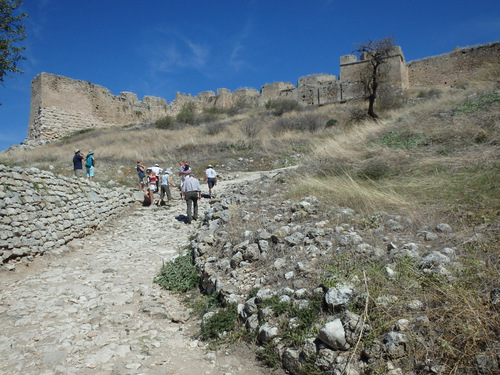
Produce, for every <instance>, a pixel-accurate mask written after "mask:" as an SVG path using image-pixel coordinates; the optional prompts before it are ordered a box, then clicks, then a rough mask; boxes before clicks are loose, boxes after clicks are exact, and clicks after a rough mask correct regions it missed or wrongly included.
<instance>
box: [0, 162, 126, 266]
mask: <svg viewBox="0 0 500 375" xmlns="http://www.w3.org/2000/svg"><path fill="white" fill-rule="evenodd" d="M0 198H1V199H0V265H1V264H2V263H6V262H8V261H9V260H11V259H15V258H21V257H23V258H26V259H28V260H29V259H31V258H32V257H34V256H36V255H40V254H43V253H44V252H45V251H47V250H51V249H53V248H57V247H60V246H63V245H65V244H67V243H68V242H70V241H72V240H73V239H75V238H80V237H84V236H86V235H88V234H90V233H92V232H94V231H95V230H96V229H97V228H99V227H100V226H101V225H102V224H104V223H105V222H107V221H108V220H109V219H111V218H113V217H115V216H116V215H118V214H119V213H120V212H122V211H123V210H124V209H125V208H126V207H127V206H128V205H129V204H130V203H131V202H132V198H131V195H130V194H128V193H125V192H119V191H118V190H115V189H114V190H111V189H106V188H104V187H102V186H101V185H99V184H97V183H94V182H88V181H86V180H83V179H78V180H77V179H76V178H68V177H64V176H55V175H54V174H52V173H50V172H47V171H41V170H39V169H37V168H29V169H23V168H20V167H14V168H10V167H7V166H4V165H2V164H0Z"/></svg>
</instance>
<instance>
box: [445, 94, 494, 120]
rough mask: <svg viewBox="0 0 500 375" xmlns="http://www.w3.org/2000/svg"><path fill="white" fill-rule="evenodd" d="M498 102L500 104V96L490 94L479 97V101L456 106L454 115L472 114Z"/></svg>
mask: <svg viewBox="0 0 500 375" xmlns="http://www.w3.org/2000/svg"><path fill="white" fill-rule="evenodd" d="M497 102H500V94H498V93H496V92H490V93H487V94H483V95H481V96H479V97H478V98H477V99H470V100H468V101H466V102H465V103H462V104H460V105H457V106H455V108H453V113H454V114H455V115H463V114H467V113H472V112H476V111H479V110H481V109H483V108H484V107H486V106H487V105H490V104H493V103H497Z"/></svg>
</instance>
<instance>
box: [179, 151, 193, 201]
mask: <svg viewBox="0 0 500 375" xmlns="http://www.w3.org/2000/svg"><path fill="white" fill-rule="evenodd" d="M179 166H180V167H179V176H180V178H181V196H183V195H182V194H183V190H184V181H185V180H186V176H188V175H189V174H190V173H191V172H192V170H191V167H190V166H189V164H188V163H187V161H184V160H183V161H180V162H179Z"/></svg>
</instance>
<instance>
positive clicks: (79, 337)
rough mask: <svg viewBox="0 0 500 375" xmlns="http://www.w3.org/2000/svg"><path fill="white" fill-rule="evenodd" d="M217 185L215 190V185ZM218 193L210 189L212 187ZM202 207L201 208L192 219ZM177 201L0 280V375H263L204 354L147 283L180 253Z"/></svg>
mask: <svg viewBox="0 0 500 375" xmlns="http://www.w3.org/2000/svg"><path fill="white" fill-rule="evenodd" d="M219 185H222V184H219ZM219 188H220V186H219ZM207 206H208V199H203V200H202V201H201V207H200V213H202V212H203V211H204V209H205V207H207ZM185 210H186V205H185V202H184V201H175V202H173V204H172V205H171V206H165V207H158V208H153V209H150V208H147V207H141V206H140V205H139V204H137V205H135V206H133V207H132V208H130V210H129V211H127V212H125V213H124V214H123V215H122V216H121V217H119V218H117V219H115V220H113V221H111V222H110V223H108V224H106V225H105V227H104V228H103V229H101V230H99V231H97V232H95V233H94V234H92V235H90V236H88V237H85V238H83V239H78V240H75V241H73V242H72V243H71V244H70V245H69V246H66V247H65V248H63V249H58V250H56V251H54V252H53V253H52V254H46V255H44V256H43V257H40V258H37V259H36V260H35V261H34V262H32V263H30V264H28V266H25V265H22V264H17V265H16V268H15V270H13V271H7V270H6V268H4V270H2V272H0V288H1V294H0V353H1V357H2V361H0V373H1V374H36V375H39V374H97V373H98V374H139V373H140V374H177V375H182V374H189V375H192V374H228V373H232V374H243V375H245V374H252V375H254V374H265V373H270V371H269V370H266V369H262V368H260V367H259V366H258V365H257V364H256V363H255V362H254V360H253V358H251V356H248V355H247V356H246V357H241V358H240V357H237V356H235V355H233V354H234V353H229V352H222V353H220V352H210V351H207V350H206V348H205V343H203V342H199V341H197V340H196V339H195V338H193V337H191V336H190V335H192V334H194V333H196V331H197V329H198V322H197V320H196V319H195V318H191V317H190V316H189V314H188V313H187V312H186V311H185V309H184V307H183V306H182V304H181V303H180V302H179V299H178V297H177V296H175V295H173V294H171V293H169V292H168V291H165V290H162V289H161V288H160V287H159V286H158V285H156V284H154V283H153V278H154V276H155V275H156V273H157V272H158V271H159V269H160V267H161V265H162V263H163V262H167V261H169V260H170V259H172V257H174V256H176V255H178V254H179V251H180V249H183V248H185V247H186V246H187V245H188V244H189V236H190V234H191V233H192V231H194V230H195V228H196V227H195V225H198V224H195V225H193V224H192V225H185V224H184V223H183V222H181V221H179V220H178V219H179V218H182V216H183V215H185Z"/></svg>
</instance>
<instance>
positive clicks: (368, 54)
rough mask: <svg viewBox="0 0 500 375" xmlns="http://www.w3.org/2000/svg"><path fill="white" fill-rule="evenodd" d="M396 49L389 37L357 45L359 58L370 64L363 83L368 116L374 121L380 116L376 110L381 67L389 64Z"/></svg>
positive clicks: (363, 76) (363, 74)
mask: <svg viewBox="0 0 500 375" xmlns="http://www.w3.org/2000/svg"><path fill="white" fill-rule="evenodd" d="M393 47H394V40H393V38H392V37H387V38H384V39H381V40H369V41H368V42H367V43H360V44H357V48H356V49H355V50H354V53H356V54H357V55H358V56H362V57H363V60H365V61H368V63H369V64H370V65H369V66H368V68H367V69H366V70H364V71H363V73H362V76H361V82H362V83H363V85H364V88H365V91H366V93H367V100H368V115H369V116H370V117H371V118H372V119H377V118H378V116H377V114H376V113H375V110H374V104H375V99H376V98H377V89H378V88H379V85H380V83H381V81H382V79H383V74H382V70H381V67H382V66H383V64H385V63H386V62H387V58H388V57H389V56H390V52H391V50H392V49H393Z"/></svg>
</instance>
